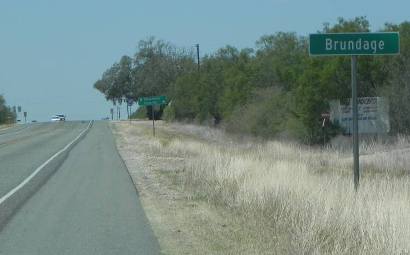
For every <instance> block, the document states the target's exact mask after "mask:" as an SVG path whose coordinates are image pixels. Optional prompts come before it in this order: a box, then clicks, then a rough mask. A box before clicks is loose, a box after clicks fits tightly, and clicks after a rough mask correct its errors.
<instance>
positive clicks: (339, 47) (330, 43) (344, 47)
mask: <svg viewBox="0 0 410 255" xmlns="http://www.w3.org/2000/svg"><path fill="white" fill-rule="evenodd" d="M325 42H326V51H357V50H367V51H368V50H371V51H372V52H373V53H377V51H382V50H384V41H382V40H380V41H378V40H363V39H362V38H359V39H356V40H345V41H338V40H333V39H331V38H326V40H325Z"/></svg>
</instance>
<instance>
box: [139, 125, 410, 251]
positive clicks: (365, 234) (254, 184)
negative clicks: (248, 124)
mask: <svg viewBox="0 0 410 255" xmlns="http://www.w3.org/2000/svg"><path fill="white" fill-rule="evenodd" d="M134 126H135V128H145V130H146V131H145V132H149V129H148V128H149V126H148V125H146V124H144V123H139V124H136V125H134ZM147 136H148V133H147ZM147 141H149V142H148V143H149V146H148V147H149V150H150V153H151V154H152V155H156V156H160V157H170V158H180V159H181V162H180V165H179V167H178V169H175V170H177V173H174V174H173V175H172V178H173V183H174V185H176V186H178V187H180V188H181V191H182V192H184V193H185V194H188V197H189V198H190V200H191V201H206V203H208V204H209V205H212V206H215V208H223V209H224V210H226V211H227V212H229V213H230V214H231V215H232V219H234V220H232V221H231V223H232V224H237V226H239V229H240V232H241V233H238V231H236V232H235V231H230V232H229V233H228V235H230V237H229V238H228V239H229V240H231V241H232V242H235V241H236V244H234V245H232V243H230V244H229V245H227V247H225V249H221V250H220V252H216V253H214V254H233V253H236V254H409V252H410V242H409V240H410V177H409V176H410V162H409V160H410V159H409V158H410V157H409V156H410V155H409V151H408V150H407V149H405V148H406V146H407V145H408V144H409V143H408V141H407V140H406V139H405V138H401V139H399V140H398V142H397V143H396V144H395V145H388V146H385V145H380V144H365V145H362V151H363V152H365V154H366V156H363V157H362V171H363V176H362V177H363V178H362V179H361V185H360V189H359V191H358V192H357V193H355V192H354V191H353V185H352V176H351V158H350V153H347V152H346V151H344V150H332V149H331V148H328V149H326V150H321V149H312V148H308V147H304V146H301V145H297V144H287V143H283V142H275V141H265V142H256V141H252V139H250V138H248V139H246V141H243V140H242V141H239V140H237V139H235V138H232V137H229V136H227V135H225V134H224V133H223V132H222V131H220V130H215V129H210V128H205V127H197V126H193V125H176V124H173V125H167V124H162V125H160V132H159V136H158V137H157V138H155V139H152V140H147ZM395 148H397V149H395ZM181 168H182V169H181ZM243 231H247V233H243Z"/></svg>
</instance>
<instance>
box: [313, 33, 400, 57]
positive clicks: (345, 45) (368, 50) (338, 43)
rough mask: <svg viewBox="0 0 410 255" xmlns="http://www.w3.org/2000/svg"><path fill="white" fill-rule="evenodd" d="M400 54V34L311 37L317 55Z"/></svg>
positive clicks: (333, 34)
mask: <svg viewBox="0 0 410 255" xmlns="http://www.w3.org/2000/svg"><path fill="white" fill-rule="evenodd" d="M399 52H400V40H399V33H397V32H386V33H329V34H311V35H310V36H309V53H310V55H312V56H315V55H394V54H399Z"/></svg>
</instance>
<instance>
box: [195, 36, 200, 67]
mask: <svg viewBox="0 0 410 255" xmlns="http://www.w3.org/2000/svg"><path fill="white" fill-rule="evenodd" d="M195 46H196V56H197V61H198V73H199V72H200V62H199V43H197V44H196V45H195Z"/></svg>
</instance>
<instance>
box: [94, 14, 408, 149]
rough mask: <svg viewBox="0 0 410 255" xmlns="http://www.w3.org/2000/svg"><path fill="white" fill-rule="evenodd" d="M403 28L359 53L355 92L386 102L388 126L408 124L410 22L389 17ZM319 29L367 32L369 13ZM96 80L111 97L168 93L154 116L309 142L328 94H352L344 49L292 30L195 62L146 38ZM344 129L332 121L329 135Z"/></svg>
mask: <svg viewBox="0 0 410 255" xmlns="http://www.w3.org/2000/svg"><path fill="white" fill-rule="evenodd" d="M380 31H398V32H400V55H397V56H388V57H385V56H377V57H369V56H360V57H359V61H358V77H357V80H358V95H359V96H366V97H371V96H384V97H386V98H387V99H388V100H389V102H390V107H389V111H390V123H391V132H392V133H394V134H395V133H405V134H407V133H409V131H410V103H409V102H408V99H409V98H410V84H409V82H410V22H407V21H406V22H402V23H400V24H392V23H386V24H385V25H384V27H383V28H381V29H380ZM318 32H320V33H338V32H370V24H369V21H368V20H367V19H366V17H357V18H354V19H349V20H346V19H343V18H339V19H338V20H337V22H336V23H335V24H334V25H330V24H329V23H325V24H324V25H323V27H322V29H321V30H320V31H318ZM94 87H95V88H96V89H98V90H99V91H100V92H102V93H103V94H104V95H105V97H106V99H107V100H109V101H112V102H113V104H121V103H122V101H123V100H124V99H126V100H131V101H136V100H137V99H138V98H139V97H141V96H154V95H166V96H167V97H168V98H169V100H170V101H169V104H168V105H167V106H166V107H165V108H164V107H162V108H161V109H157V111H156V116H158V117H160V116H162V117H163V118H164V119H167V120H178V121H195V122H198V123H207V124H214V125H221V126H223V127H225V128H226V129H227V130H228V131H231V132H239V133H249V134H253V135H257V136H262V137H277V136H281V137H291V138H297V139H299V140H300V141H303V142H306V143H315V142H319V141H321V140H322V139H323V138H322V137H323V133H322V132H323V130H322V129H321V124H322V122H321V113H323V112H327V111H328V110H329V105H328V102H329V100H332V99H343V98H350V97H351V88H350V58H349V57H326V58H317V57H310V56H309V54H308V38H307V37H305V36H300V35H297V34H296V33H292V32H278V33H275V34H272V35H264V36H262V37H260V38H259V39H258V40H257V41H256V43H255V47H254V48H245V49H237V48H235V47H233V46H229V45H228V46H225V47H223V48H220V49H218V50H217V51H216V52H214V53H212V54H209V55H206V56H204V57H203V58H202V59H201V63H200V69H199V70H198V68H197V64H196V55H195V54H194V50H193V48H191V49H186V48H181V47H177V46H175V45H173V44H171V43H169V42H165V41H163V40H157V39H155V38H153V37H152V38H148V39H147V40H142V41H140V42H139V43H138V46H137V51H136V53H135V54H134V56H132V57H130V56H123V57H122V58H121V59H120V61H119V62H117V63H114V64H113V65H112V66H111V67H110V68H109V69H108V70H106V71H105V72H104V73H103V75H102V77H101V78H100V79H99V80H98V81H96V82H95V84H94ZM338 132H341V131H340V129H339V128H338V127H337V126H331V127H329V128H327V129H326V136H327V137H331V136H332V135H335V134H337V133H338Z"/></svg>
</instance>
